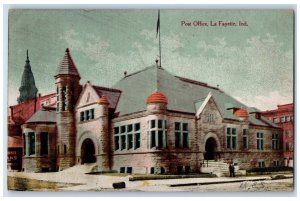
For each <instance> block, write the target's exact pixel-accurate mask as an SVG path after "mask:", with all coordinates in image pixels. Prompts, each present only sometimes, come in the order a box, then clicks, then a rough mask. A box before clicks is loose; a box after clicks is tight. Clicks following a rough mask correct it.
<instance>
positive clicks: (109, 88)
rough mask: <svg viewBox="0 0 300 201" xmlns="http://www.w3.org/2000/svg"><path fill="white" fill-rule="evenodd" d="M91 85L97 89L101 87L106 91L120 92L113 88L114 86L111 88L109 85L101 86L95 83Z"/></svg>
mask: <svg viewBox="0 0 300 201" xmlns="http://www.w3.org/2000/svg"><path fill="white" fill-rule="evenodd" d="M92 87H94V88H98V89H101V90H106V91H113V92H122V91H121V90H119V89H115V88H111V87H103V86H97V85H92Z"/></svg>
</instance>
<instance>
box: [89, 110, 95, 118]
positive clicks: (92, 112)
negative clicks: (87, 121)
mask: <svg viewBox="0 0 300 201" xmlns="http://www.w3.org/2000/svg"><path fill="white" fill-rule="evenodd" d="M90 111H91V119H94V118H95V116H94V113H95V110H94V109H90Z"/></svg>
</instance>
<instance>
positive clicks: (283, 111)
mask: <svg viewBox="0 0 300 201" xmlns="http://www.w3.org/2000/svg"><path fill="white" fill-rule="evenodd" d="M262 115H263V116H265V117H266V118H268V119H269V120H270V121H272V122H273V123H275V124H277V125H278V126H280V127H281V128H282V129H283V157H284V164H285V166H290V167H293V161H294V160H293V159H294V104H293V103H289V104H284V105H278V106H277V109H275V110H267V111H263V112H262Z"/></svg>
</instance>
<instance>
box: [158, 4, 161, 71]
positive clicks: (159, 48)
mask: <svg viewBox="0 0 300 201" xmlns="http://www.w3.org/2000/svg"><path fill="white" fill-rule="evenodd" d="M158 20H159V30H158V31H159V32H158V34H159V35H158V43H159V44H158V46H159V67H161V43H160V10H158Z"/></svg>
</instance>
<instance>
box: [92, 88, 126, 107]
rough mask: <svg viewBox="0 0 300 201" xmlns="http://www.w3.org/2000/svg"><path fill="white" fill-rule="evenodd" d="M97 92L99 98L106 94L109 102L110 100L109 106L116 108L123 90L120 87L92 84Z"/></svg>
mask: <svg viewBox="0 0 300 201" xmlns="http://www.w3.org/2000/svg"><path fill="white" fill-rule="evenodd" d="M92 87H93V88H94V90H95V91H96V93H97V94H98V96H99V98H100V97H102V96H106V98H107V100H108V102H109V108H113V109H115V108H116V106H117V104H118V101H119V98H120V95H121V91H120V90H118V89H113V88H107V87H100V86H95V85H92Z"/></svg>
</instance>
